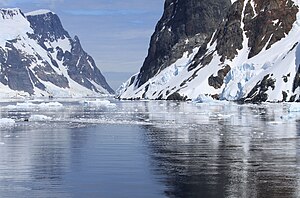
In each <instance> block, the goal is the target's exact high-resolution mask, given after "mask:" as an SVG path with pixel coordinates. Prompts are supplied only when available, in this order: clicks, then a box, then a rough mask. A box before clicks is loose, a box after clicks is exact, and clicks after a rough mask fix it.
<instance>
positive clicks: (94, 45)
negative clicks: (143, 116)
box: [0, 0, 164, 74]
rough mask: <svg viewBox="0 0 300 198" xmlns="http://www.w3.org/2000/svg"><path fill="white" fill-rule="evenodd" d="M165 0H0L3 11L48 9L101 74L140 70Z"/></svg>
mask: <svg viewBox="0 0 300 198" xmlns="http://www.w3.org/2000/svg"><path fill="white" fill-rule="evenodd" d="M163 5H164V0H84V1H82V0H0V7H2V8H15V7H17V8H20V9H21V10H22V11H23V12H24V13H26V12H30V11H33V10H38V9H49V10H51V11H53V12H55V13H56V14H57V15H58V16H59V17H60V19H61V21H62V23H63V26H64V28H65V29H66V30H67V31H68V32H69V34H70V35H71V36H72V37H74V36H75V35H78V36H79V39H80V41H81V44H82V46H83V49H84V50H85V51H86V52H87V53H88V54H90V55H91V56H92V57H93V58H94V60H95V61H96V64H97V66H98V67H99V68H100V70H101V72H103V73H111V72H127V73H132V74H133V73H136V72H138V71H139V69H140V67H141V66H142V63H143V61H144V59H145V57H146V55H147V51H148V47H149V42H150V37H151V35H152V33H153V32H154V29H155V25H156V23H157V21H158V20H159V19H160V17H161V15H162V12H163Z"/></svg>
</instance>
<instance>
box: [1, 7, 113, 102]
mask: <svg viewBox="0 0 300 198" xmlns="http://www.w3.org/2000/svg"><path fill="white" fill-rule="evenodd" d="M0 26H1V30H0V90H1V95H2V96H4V97H6V96H8V97H9V96H14V95H18V94H21V95H27V96H28V95H35V96H92V95H97V94H112V93H113V92H114V91H113V90H112V89H111V88H110V87H109V85H108V84H107V82H106V80H105V78H104V77H103V75H102V74H101V72H100V70H99V69H98V68H97V66H96V64H95V62H94V60H93V58H92V57H91V56H89V55H88V54H87V53H86V52H85V51H84V50H83V49H82V47H81V44H80V41H79V38H78V37H77V36H75V38H71V37H70V35H69V34H68V32H67V31H66V30H65V29H64V28H63V26H62V24H61V22H60V19H59V17H58V16H57V15H56V14H55V13H53V12H51V11H48V10H38V11H34V12H30V13H27V14H24V13H22V11H21V10H20V9H0Z"/></svg>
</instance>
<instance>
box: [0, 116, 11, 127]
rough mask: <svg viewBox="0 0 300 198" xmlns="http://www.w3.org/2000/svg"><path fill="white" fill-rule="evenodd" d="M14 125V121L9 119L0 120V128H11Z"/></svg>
mask: <svg viewBox="0 0 300 198" xmlns="http://www.w3.org/2000/svg"><path fill="white" fill-rule="evenodd" d="M14 125H15V121H14V120H13V119H10V118H0V128H11V127H13V126H14Z"/></svg>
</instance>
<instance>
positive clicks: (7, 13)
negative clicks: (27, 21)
mask: <svg viewBox="0 0 300 198" xmlns="http://www.w3.org/2000/svg"><path fill="white" fill-rule="evenodd" d="M20 15H21V16H22V17H24V14H23V12H22V11H21V9H19V8H0V19H12V18H14V17H15V16H20Z"/></svg>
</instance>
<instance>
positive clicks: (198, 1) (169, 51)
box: [137, 0, 231, 86]
mask: <svg viewBox="0 0 300 198" xmlns="http://www.w3.org/2000/svg"><path fill="white" fill-rule="evenodd" d="M230 5H231V1H230V0H210V1H206V0H166V2H165V9H164V13H163V16H162V18H161V19H160V21H159V22H158V24H157V26H156V28H155V32H154V34H153V35H152V37H151V43H150V47H149V51H148V56H147V57H146V59H145V62H144V64H143V66H142V68H141V70H140V74H139V76H138V81H137V86H141V85H142V84H144V83H145V82H146V81H147V80H148V79H149V78H151V77H153V76H154V75H155V74H156V73H158V72H159V71H160V70H162V69H164V68H166V67H168V66H169V65H171V64H172V63H174V62H175V61H176V60H177V59H179V58H181V56H182V55H183V52H185V51H191V50H192V49H193V48H195V47H197V46H201V45H203V44H204V43H205V42H207V41H208V40H209V39H210V37H211V35H212V33H213V32H214V31H215V30H216V28H217V27H218V25H219V24H220V22H221V21H222V19H223V17H224V16H225V14H226V13H227V9H228V8H229V7H230Z"/></svg>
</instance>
